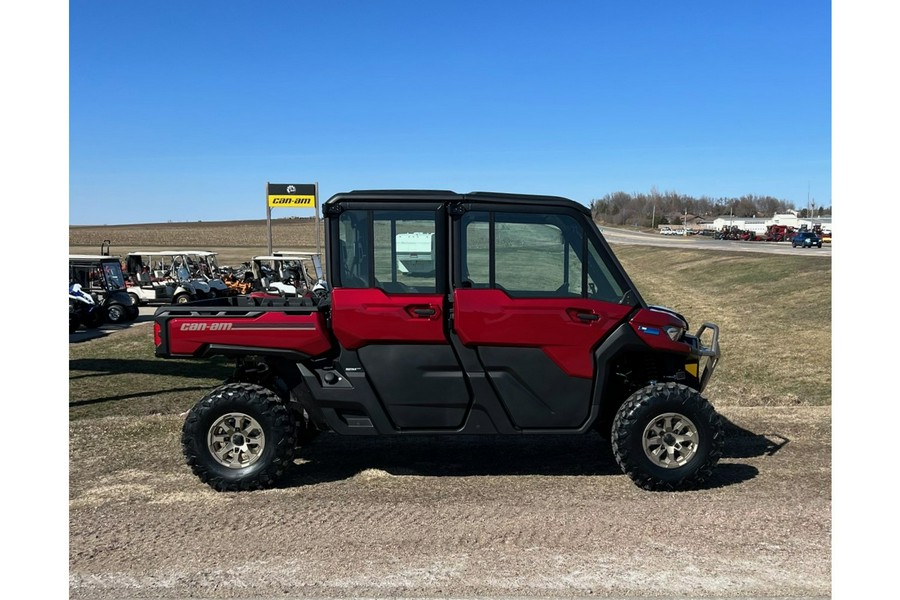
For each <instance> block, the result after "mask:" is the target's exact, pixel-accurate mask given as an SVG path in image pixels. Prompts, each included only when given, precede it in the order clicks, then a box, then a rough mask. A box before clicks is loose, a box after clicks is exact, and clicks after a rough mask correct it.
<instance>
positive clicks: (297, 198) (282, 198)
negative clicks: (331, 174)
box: [267, 183, 316, 208]
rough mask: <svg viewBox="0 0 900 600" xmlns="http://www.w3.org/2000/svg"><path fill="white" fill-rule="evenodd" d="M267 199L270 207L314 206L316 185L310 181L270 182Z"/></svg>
mask: <svg viewBox="0 0 900 600" xmlns="http://www.w3.org/2000/svg"><path fill="white" fill-rule="evenodd" d="M267 199H268V204H269V207H270V208H315V207H316V186H315V184H312V183H270V184H269V185H268V190H267Z"/></svg>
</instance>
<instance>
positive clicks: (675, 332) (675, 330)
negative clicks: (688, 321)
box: [664, 325, 684, 342]
mask: <svg viewBox="0 0 900 600" xmlns="http://www.w3.org/2000/svg"><path fill="white" fill-rule="evenodd" d="M664 330H665V332H666V334H667V335H668V336H669V339H670V340H672V341H673V342H677V341H678V340H679V339H680V338H681V336H682V334H683V333H684V327H676V326H675V325H669V326H668V327H665V328H664Z"/></svg>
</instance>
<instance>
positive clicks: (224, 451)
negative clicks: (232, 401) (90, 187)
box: [206, 412, 266, 469]
mask: <svg viewBox="0 0 900 600" xmlns="http://www.w3.org/2000/svg"><path fill="white" fill-rule="evenodd" d="M206 443H207V446H208V447H209V452H210V454H211V455H212V457H213V458H214V459H216V462H218V463H219V464H220V465H222V466H225V467H228V468H229V469H245V468H247V467H249V466H251V465H253V464H254V463H255V462H256V461H258V460H259V458H260V457H261V456H262V453H263V450H265V448H266V434H265V433H264V432H263V428H262V426H260V424H259V422H257V420H256V419H254V418H253V417H251V416H250V415H247V414H244V413H237V412H235V413H228V414H225V415H222V416H221V417H219V419H218V420H216V421H215V422H214V423H213V424H212V425H211V426H210V428H209V432H208V434H207V437H206Z"/></svg>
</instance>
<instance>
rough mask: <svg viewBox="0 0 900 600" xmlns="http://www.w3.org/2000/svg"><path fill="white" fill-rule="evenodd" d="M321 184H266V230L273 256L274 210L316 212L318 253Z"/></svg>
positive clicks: (318, 250)
mask: <svg viewBox="0 0 900 600" xmlns="http://www.w3.org/2000/svg"><path fill="white" fill-rule="evenodd" d="M318 199H319V183H318V182H316V183H266V229H267V230H268V233H269V239H268V249H269V254H272V209H273V208H312V209H313V210H315V212H316V252H317V253H318V252H320V245H319V205H318Z"/></svg>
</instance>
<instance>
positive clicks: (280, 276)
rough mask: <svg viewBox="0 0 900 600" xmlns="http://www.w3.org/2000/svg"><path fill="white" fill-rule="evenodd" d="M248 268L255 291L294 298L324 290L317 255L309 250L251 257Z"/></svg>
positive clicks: (325, 286)
mask: <svg viewBox="0 0 900 600" xmlns="http://www.w3.org/2000/svg"><path fill="white" fill-rule="evenodd" d="M310 267H311V268H312V270H310ZM250 269H251V272H252V274H253V280H254V286H253V289H254V291H257V292H265V293H269V294H277V295H279V296H284V297H294V296H307V295H311V294H318V293H324V292H325V291H327V284H326V283H325V279H324V277H323V275H324V273H323V271H322V261H321V258H320V257H319V255H318V254H315V253H312V252H296V253H293V252H289V251H280V252H275V253H273V254H272V255H270V256H254V257H253V260H252V261H251V262H250Z"/></svg>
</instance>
